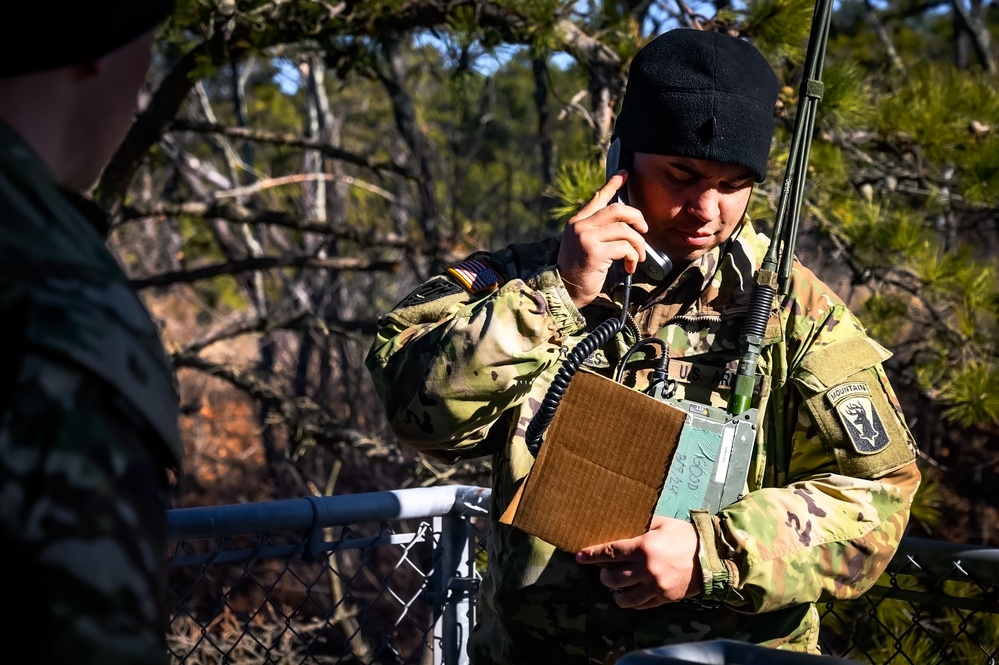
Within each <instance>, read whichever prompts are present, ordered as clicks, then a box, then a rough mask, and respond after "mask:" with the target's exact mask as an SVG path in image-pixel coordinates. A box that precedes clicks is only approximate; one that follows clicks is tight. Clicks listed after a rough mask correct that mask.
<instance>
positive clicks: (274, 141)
mask: <svg viewBox="0 0 999 665" xmlns="http://www.w3.org/2000/svg"><path fill="white" fill-rule="evenodd" d="M169 129H170V131H182V132H200V133H206V134H207V133H213V134H221V135H223V136H229V137H232V138H240V139H246V140H248V141H256V142H258V143H269V144H271V145H284V146H291V147H294V148H303V149H308V150H316V151H318V152H321V153H322V154H323V155H325V156H326V157H329V158H331V159H339V160H341V161H344V162H348V163H350V164H356V165H358V166H363V167H364V168H368V169H371V170H372V171H375V172H382V171H385V172H389V173H397V174H399V175H401V176H404V177H406V178H412V179H414V180H415V179H416V178H417V175H416V174H415V173H413V172H412V170H410V169H408V168H406V167H405V166H400V165H396V164H393V163H392V162H376V161H374V160H372V159H370V158H369V157H365V156H364V155H358V154H357V153H353V152H350V151H348V150H343V149H342V148H337V147H335V146H332V145H330V144H329V143H326V142H325V141H321V140H318V139H307V138H305V137H302V136H298V135H296V134H281V133H279V132H265V131H261V130H259V129H250V128H244V127H229V126H226V125H218V124H213V123H209V122H191V121H189V120H176V121H174V122H173V123H172V124H171V125H170V128H169Z"/></svg>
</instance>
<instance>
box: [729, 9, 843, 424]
mask: <svg viewBox="0 0 999 665" xmlns="http://www.w3.org/2000/svg"><path fill="white" fill-rule="evenodd" d="M831 10H832V2H831V0H816V2H815V9H814V11H813V13H812V28H811V32H810V34H809V36H808V49H807V51H806V53H805V64H804V72H803V76H802V79H801V88H800V90H799V93H798V110H797V114H796V115H795V118H794V129H793V131H792V134H791V147H790V152H789V153H788V159H787V167H786V168H785V170H784V182H783V185H782V187H781V191H780V199H779V200H778V202H777V214H776V216H775V217H774V228H773V236H772V238H771V240H770V247H769V248H768V249H767V253H766V256H765V257H764V258H763V263H762V264H761V265H760V269H759V270H758V271H757V272H756V276H755V278H754V280H753V282H754V283H753V293H752V296H751V297H750V301H749V311H748V312H747V314H746V323H745V328H744V329H743V333H742V337H741V338H740V344H741V347H742V351H741V356H740V357H739V367H738V369H737V370H736V376H735V382H734V385H733V387H732V396H731V398H730V400H729V412H730V413H732V414H733V415H739V414H740V413H744V412H745V411H747V410H749V408H750V404H751V403H752V399H753V392H754V390H755V388H756V363H757V361H758V360H759V357H760V350H761V349H762V348H763V340H764V337H765V336H766V332H767V322H768V321H769V320H770V313H771V310H772V308H773V306H774V298H775V296H776V295H777V294H778V293H779V294H780V295H781V296H784V295H786V294H787V291H788V288H789V286H790V281H791V266H792V264H793V263H794V242H795V239H796V237H797V235H798V220H799V217H800V214H801V201H802V198H803V192H804V187H805V178H806V176H807V174H808V153H809V150H810V148H811V144H812V132H813V130H814V128H815V111H816V108H817V107H818V104H819V101H820V100H821V99H822V93H823V88H824V86H823V84H822V66H823V63H824V61H825V54H826V43H827V42H828V41H829V22H830V16H831Z"/></svg>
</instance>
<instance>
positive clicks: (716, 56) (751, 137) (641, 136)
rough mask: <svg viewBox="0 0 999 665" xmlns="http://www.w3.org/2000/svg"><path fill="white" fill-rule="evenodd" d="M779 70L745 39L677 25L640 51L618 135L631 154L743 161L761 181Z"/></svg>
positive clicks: (772, 127)
mask: <svg viewBox="0 0 999 665" xmlns="http://www.w3.org/2000/svg"><path fill="white" fill-rule="evenodd" d="M776 103H777V76H776V75H775V74H774V71H773V69H772V68H771V67H770V65H769V64H768V63H767V61H766V60H765V59H764V57H763V55H762V54H760V52H759V51H757V50H756V48H755V47H754V46H752V45H751V44H749V43H748V42H746V41H744V40H742V39H738V38H736V37H731V36H729V35H726V34H724V33H720V32H706V31H701V30H693V29H690V28H677V29H675V30H670V31H669V32H665V33H663V34H661V35H659V36H658V37H656V38H655V39H653V40H652V41H651V42H649V43H648V44H646V45H645V46H644V47H642V48H641V50H639V52H638V53H637V54H636V55H635V57H634V59H633V60H632V63H631V69H630V71H629V73H628V87H627V90H626V91H625V94H624V102H623V103H622V105H621V112H620V113H619V114H618V117H617V123H616V124H615V129H614V134H615V136H618V137H620V138H621V142H622V143H623V144H624V146H625V147H626V148H627V149H629V150H631V151H633V152H648V153H652V154H656V155H678V156H681V157H694V158H697V159H710V160H712V161H716V162H725V163H729V164H738V165H740V166H745V167H746V168H748V169H750V170H752V172H753V173H755V174H756V181H757V182H762V181H763V178H764V176H765V175H766V171H767V157H768V156H769V155H770V141H771V139H772V138H773V131H774V107H775V105H776Z"/></svg>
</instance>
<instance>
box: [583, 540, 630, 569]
mask: <svg viewBox="0 0 999 665" xmlns="http://www.w3.org/2000/svg"><path fill="white" fill-rule="evenodd" d="M635 540H637V539H636V538H629V539H626V540H615V541H614V542H611V543H604V544H603V545H593V546H592V547H584V548H583V549H581V550H580V551H579V552H577V553H576V562H577V563H621V562H622V560H624V559H625V557H627V556H629V555H630V554H631V553H632V552H634V551H635V543H634V541H635Z"/></svg>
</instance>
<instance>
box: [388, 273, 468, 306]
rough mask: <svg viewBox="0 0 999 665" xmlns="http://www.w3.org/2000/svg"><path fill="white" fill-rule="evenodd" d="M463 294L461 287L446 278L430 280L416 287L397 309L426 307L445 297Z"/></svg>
mask: <svg viewBox="0 0 999 665" xmlns="http://www.w3.org/2000/svg"><path fill="white" fill-rule="evenodd" d="M456 293H461V287H460V286H458V285H457V284H455V283H454V282H452V281H451V280H449V279H445V278H444V277H437V278H435V279H431V280H428V281H426V282H424V283H423V284H421V285H420V286H418V287H416V289H414V290H413V292H412V293H410V294H409V295H408V296H406V297H405V298H403V299H402V302H400V303H399V304H398V305H396V306H395V309H405V308H407V307H414V306H416V305H425V304H427V303H429V302H433V301H434V300H439V299H440V298H443V297H445V296H453V295H454V294H456Z"/></svg>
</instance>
